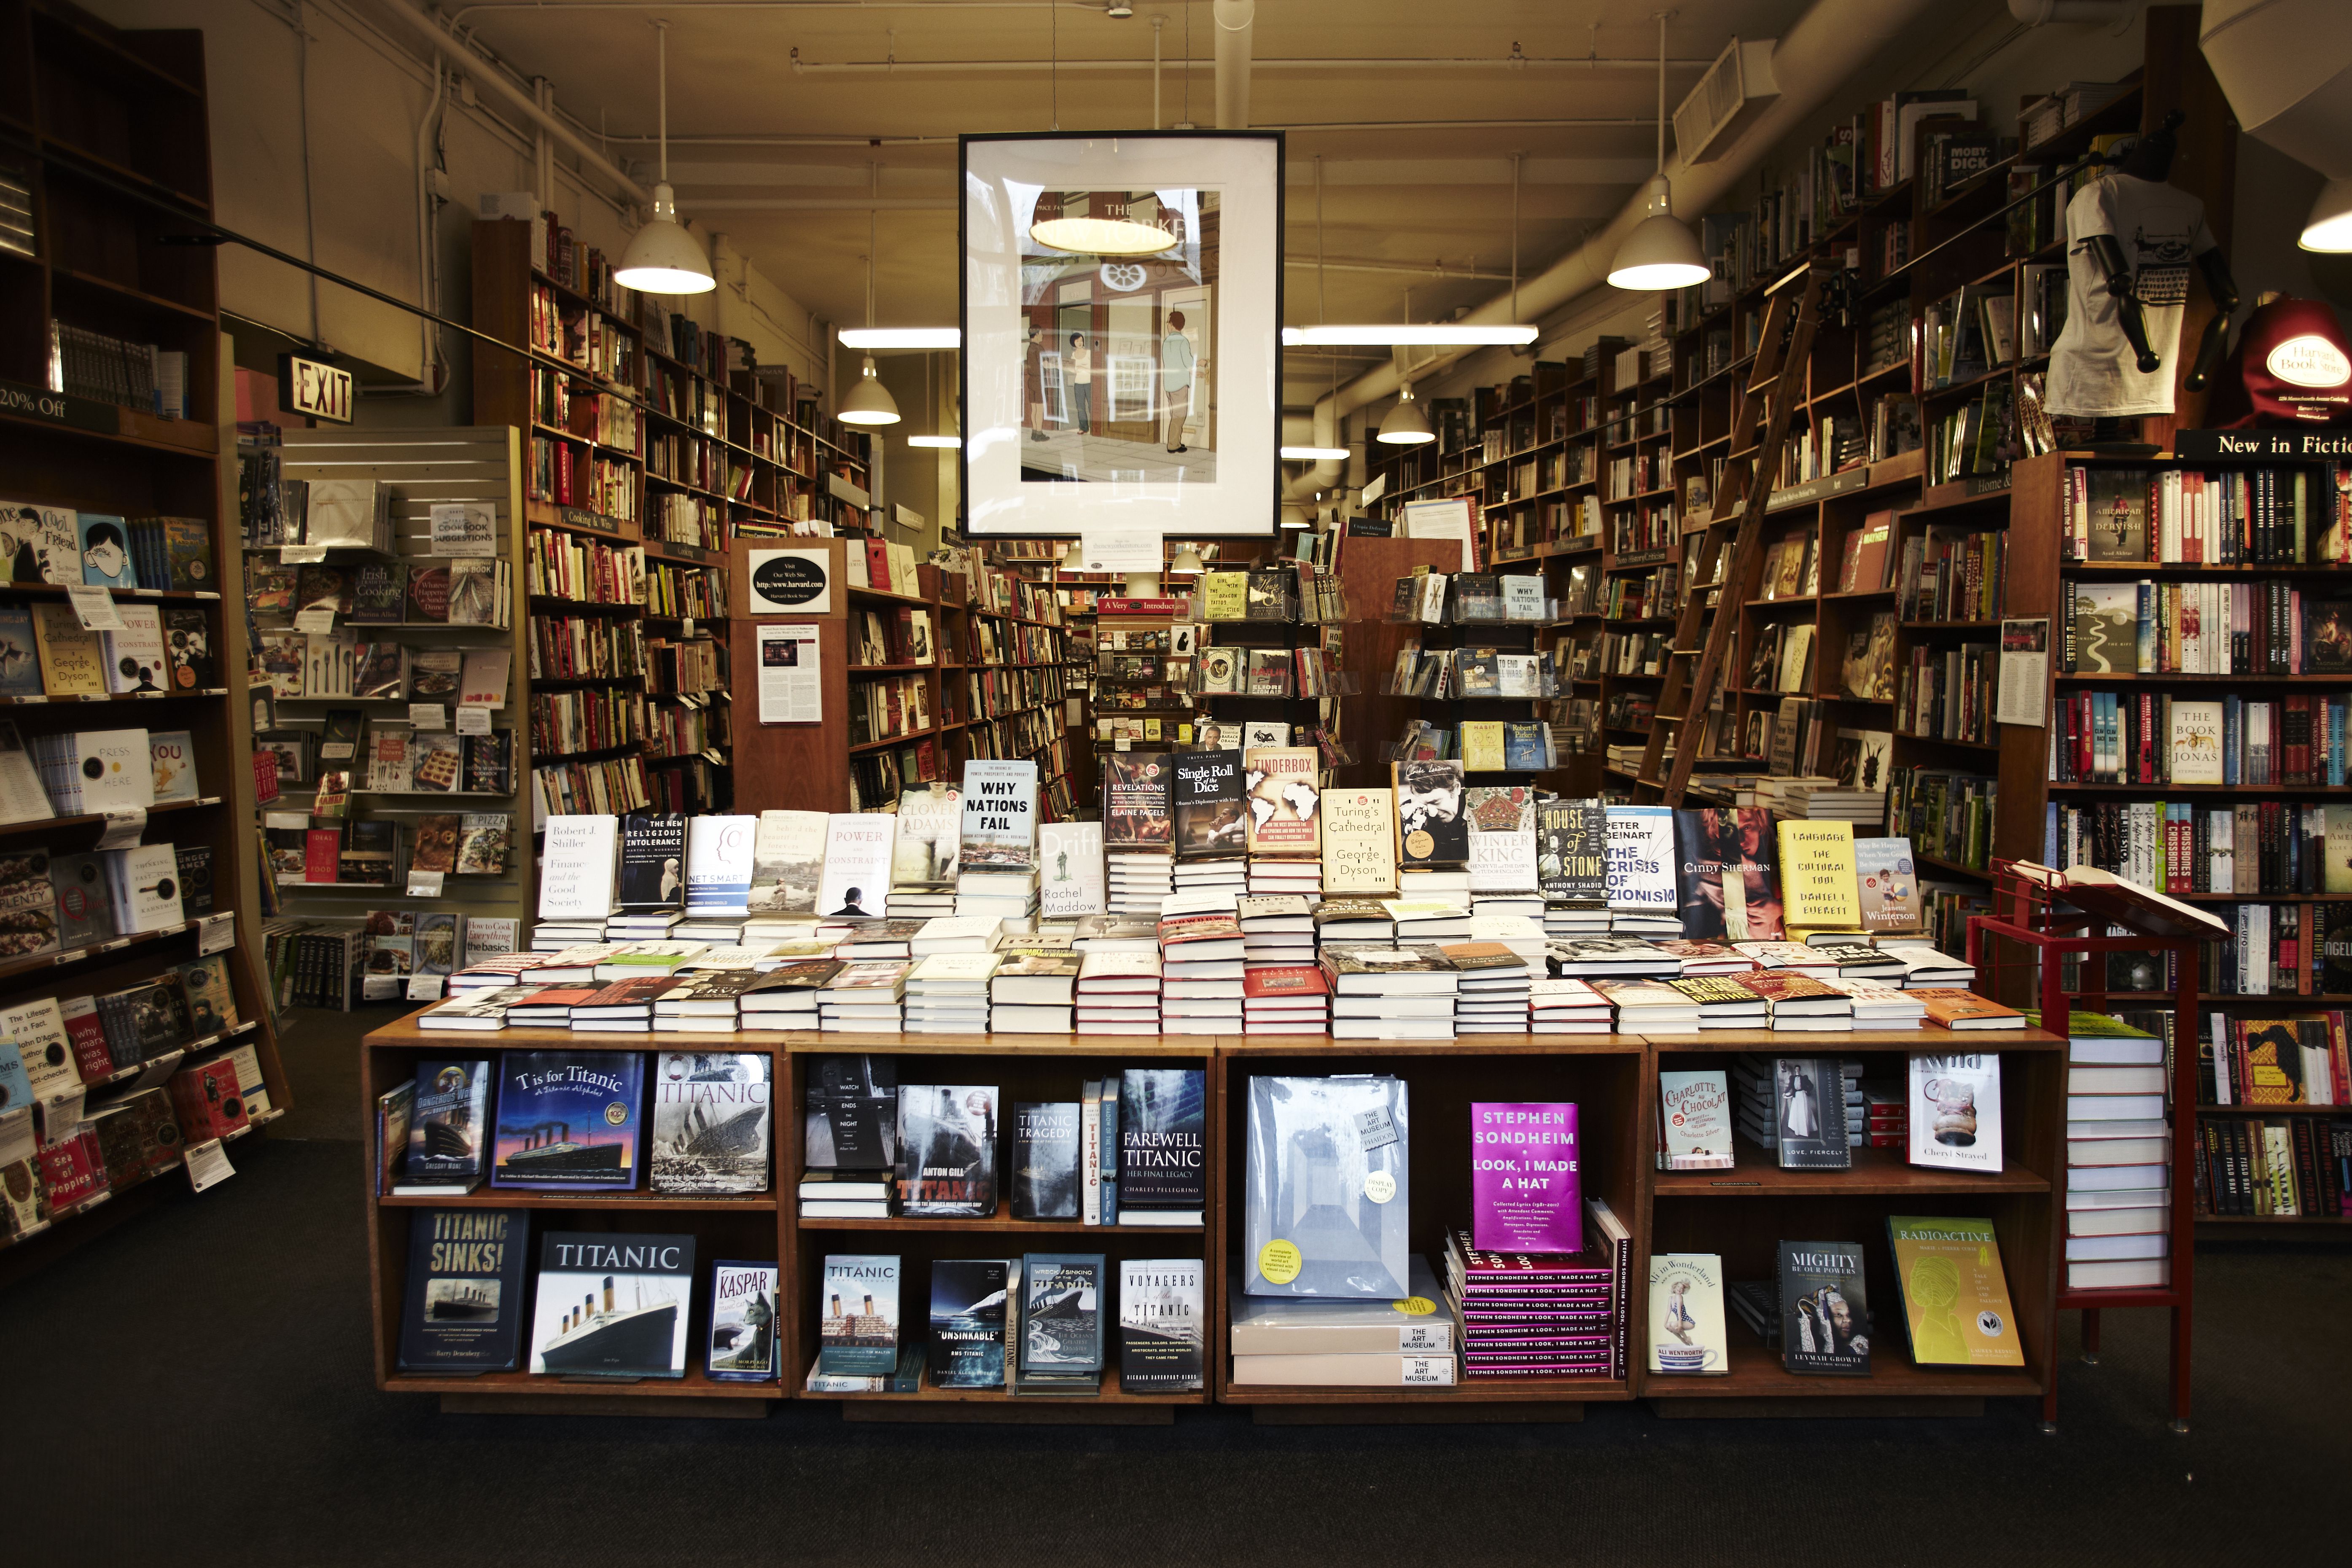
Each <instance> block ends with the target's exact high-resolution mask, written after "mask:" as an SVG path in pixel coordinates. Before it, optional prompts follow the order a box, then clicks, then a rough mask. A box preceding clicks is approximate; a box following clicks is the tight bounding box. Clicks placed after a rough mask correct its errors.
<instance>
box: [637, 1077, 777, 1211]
mask: <svg viewBox="0 0 2352 1568" xmlns="http://www.w3.org/2000/svg"><path fill="white" fill-rule="evenodd" d="M768 1068H769V1059H768V1058H766V1057H765V1056H762V1055H760V1054H759V1053H757V1052H752V1051H740V1052H737V1051H662V1052H659V1053H657V1054H656V1056H655V1058H654V1094H653V1100H654V1109H653V1122H654V1125H653V1152H652V1155H651V1158H650V1160H649V1161H648V1165H649V1169H650V1173H651V1175H652V1185H653V1190H654V1191H655V1192H657V1193H764V1192H766V1191H767V1190H768V1150H769V1147H770V1145H771V1144H772V1142H773V1139H774V1128H773V1123H772V1119H771V1117H770V1115H769V1092H768V1090H769V1085H768Z"/></svg>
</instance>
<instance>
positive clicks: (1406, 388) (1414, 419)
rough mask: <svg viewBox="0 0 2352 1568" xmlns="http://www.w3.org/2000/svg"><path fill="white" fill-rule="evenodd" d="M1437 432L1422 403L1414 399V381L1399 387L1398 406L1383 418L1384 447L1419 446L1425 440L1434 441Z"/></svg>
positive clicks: (1381, 439) (1381, 434)
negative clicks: (1432, 426) (1430, 424)
mask: <svg viewBox="0 0 2352 1568" xmlns="http://www.w3.org/2000/svg"><path fill="white" fill-rule="evenodd" d="M1436 439H1437V433H1436V432H1435V431H1433V430H1432V429H1431V428H1430V427H1429V420H1428V418H1427V416H1424V415H1423V413H1422V411H1421V405H1420V404H1418V403H1415V402H1414V401H1413V400H1412V383H1411V382H1409V381H1408V382H1406V383H1405V384H1403V385H1402V386H1401V387H1399V388H1398V389H1397V400H1396V406H1395V407H1394V408H1391V409H1390V410H1389V411H1388V413H1387V414H1386V415H1385V416H1382V418H1381V432H1380V441H1381V445H1382V446H1384V447H1418V446H1420V445H1421V444H1422V443H1423V441H1434V440H1436Z"/></svg>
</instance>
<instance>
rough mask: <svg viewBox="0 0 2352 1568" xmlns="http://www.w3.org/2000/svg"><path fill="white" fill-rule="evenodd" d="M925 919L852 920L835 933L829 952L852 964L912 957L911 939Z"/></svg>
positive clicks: (913, 952)
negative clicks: (878, 959) (831, 950)
mask: <svg viewBox="0 0 2352 1568" xmlns="http://www.w3.org/2000/svg"><path fill="white" fill-rule="evenodd" d="M929 923H930V922H929V921H912V920H908V921H894V920H890V919H887V918H885V919H882V920H871V921H850V922H849V923H848V925H846V926H845V928H843V929H842V931H840V932H839V933H838V934H837V935H835V940H834V945H833V955H834V956H835V958H845V959H847V960H848V961H849V962H851V963H867V962H870V961H872V960H874V959H877V958H912V957H914V956H915V938H916V937H917V936H918V935H919V934H920V933H921V931H922V930H923V928H924V927H925V926H927V925H929Z"/></svg>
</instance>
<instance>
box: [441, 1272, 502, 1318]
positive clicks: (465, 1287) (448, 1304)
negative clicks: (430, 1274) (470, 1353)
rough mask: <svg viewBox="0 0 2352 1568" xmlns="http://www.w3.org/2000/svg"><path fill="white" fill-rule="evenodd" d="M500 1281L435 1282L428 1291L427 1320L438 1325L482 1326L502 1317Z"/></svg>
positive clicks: (443, 1280)
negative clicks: (500, 1311) (499, 1316)
mask: <svg viewBox="0 0 2352 1568" xmlns="http://www.w3.org/2000/svg"><path fill="white" fill-rule="evenodd" d="M498 1315H499V1281H498V1280H496V1279H435V1280H432V1281H430V1282H429V1283H427V1284H426V1286H425V1317H426V1319H427V1320H429V1321H433V1322H436V1323H463V1322H478V1321H482V1320H484V1319H488V1318H495V1317H497V1316H498Z"/></svg>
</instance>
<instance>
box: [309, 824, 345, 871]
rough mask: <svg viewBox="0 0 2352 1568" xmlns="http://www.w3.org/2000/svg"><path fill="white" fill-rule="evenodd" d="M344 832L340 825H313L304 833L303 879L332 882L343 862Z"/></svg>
mask: <svg viewBox="0 0 2352 1568" xmlns="http://www.w3.org/2000/svg"><path fill="white" fill-rule="evenodd" d="M342 855H343V833H342V829H341V828H339V827H313V828H310V829H309V830H308V831H307V832H305V833H304V834H303V835H302V880H304V881H305V882H331V881H333V880H334V879H335V872H336V868H338V867H339V866H340V865H341V861H342Z"/></svg>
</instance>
